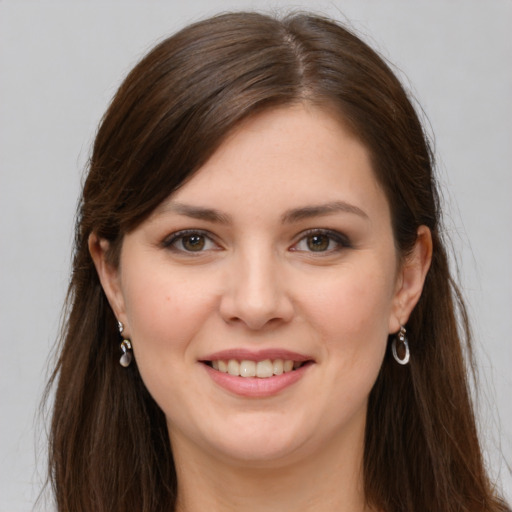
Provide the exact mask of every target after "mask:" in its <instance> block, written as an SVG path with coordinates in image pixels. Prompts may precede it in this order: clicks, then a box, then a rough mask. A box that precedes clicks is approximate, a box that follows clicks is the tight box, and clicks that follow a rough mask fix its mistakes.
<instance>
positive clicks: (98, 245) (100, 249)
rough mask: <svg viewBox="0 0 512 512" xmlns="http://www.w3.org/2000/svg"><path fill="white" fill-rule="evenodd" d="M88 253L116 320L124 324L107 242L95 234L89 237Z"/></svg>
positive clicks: (121, 303) (122, 307)
mask: <svg viewBox="0 0 512 512" xmlns="http://www.w3.org/2000/svg"><path fill="white" fill-rule="evenodd" d="M88 244H89V253H90V254H91V258H92V260H93V262H94V266H95V267H96V272H97V273H98V277H99V279H100V282H101V286H102V288H103V291H104V292H105V295H106V296H107V299H108V302H109V304H110V307H111V308H112V310H113V312H114V315H115V316H116V318H117V319H118V320H119V321H121V322H123V323H126V318H125V307H124V299H123V295H122V291H121V286H120V282H119V271H118V268H117V267H115V266H114V265H112V264H111V263H109V261H108V258H107V254H108V251H109V248H110V244H109V242H108V240H105V239H104V238H99V237H98V235H97V234H96V233H91V234H90V235H89V241H88Z"/></svg>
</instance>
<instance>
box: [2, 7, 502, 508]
mask: <svg viewBox="0 0 512 512" xmlns="http://www.w3.org/2000/svg"><path fill="white" fill-rule="evenodd" d="M244 8H246V9H247V8H250V9H260V10H266V11H268V10H270V11H277V12H288V11H289V10H294V9H299V8H302V9H306V10H314V11H316V12H320V13H323V14H327V15H329V16H331V17H335V18H337V19H340V20H343V21H345V22H346V23H348V24H350V25H351V26H352V27H353V28H354V29H356V30H357V31H358V32H359V33H360V35H362V36H363V37H364V38H366V39H367V40H368V41H369V42H370V43H371V44H372V45H373V46H374V47H376V48H377V49H378V50H379V51H380V52H381V53H382V54H383V55H384V56H385V57H387V58H389V59H390V60H391V61H392V62H393V63H395V65H396V66H397V68H398V69H399V74H400V75H401V76H402V79H403V80H404V81H405V83H406V85H407V87H408V88H409V89H410V90H411V91H412V93H413V94H414V95H415V97H416V98H417V99H418V101H419V103H420V104H421V105H422V107H423V109H424V111H425V113H426V116H427V117H428V120H429V124H430V127H429V128H428V129H429V130H431V131H432V132H433V133H434V134H435V149H436V154H437V158H438V163H439V175H440V181H441V183H442V186H443V195H444V199H445V203H446V212H447V215H446V222H447V230H448V232H449V234H450V236H451V238H452V240H453V245H454V253H455V254H456V255H457V258H458V260H459V265H460V281H461V284H462V287H463V290H464V294H465V296H466V298H467V299H468V301H469V305H470V313H471V316H472V319H473V322H474V331H475V337H476V341H477V357H478V361H479V368H480V379H481V388H480V389H481V390H482V392H481V394H480V400H479V411H480V412H479V418H480V425H481V430H482V434H483V437H484V440H485V443H486V447H487V451H486V453H487V457H488V460H489V465H490V467H491V471H492V474H493V475H494V476H495V477H496V478H498V481H499V482H501V485H502V486H503V488H504V489H505V492H506V495H507V496H508V498H509V499H510V498H511V497H512V477H511V473H510V467H509V466H507V463H506V461H508V463H509V464H510V463H511V461H512V400H511V395H512V393H511V392H512V377H511V373H512V372H511V363H512V343H511V335H510V333H511V332H512V271H511V268H512V235H511V224H512V198H511V195H512V170H511V162H512V140H511V134H512V33H511V30H512V1H510V0H501V1H498V0H492V1H488V2H482V1H481V0H476V1H471V0H458V1H448V0H444V1H432V0H430V1H428V2H427V1H411V0H402V1H397V0H385V1H382V0H381V1H369V0H368V1H364V0H363V1H341V0H338V1H313V0H311V1H309V2H308V1H294V2H280V1H273V2H272V1H250V0H247V1H245V0H238V1H234V0H233V1H228V0H226V1H223V0H210V1H206V0H205V1H201V0H187V1H185V2H182V1H179V2H178V1H174V0H171V1H166V2H163V1H150V0H146V1H137V2H127V1H118V2H108V1H103V2H90V1H89V2H78V1H73V0H67V1H60V2H56V1H44V0H41V1H38V2H36V1H34V2H30V1H24V0H15V1H5V0H3V1H2V0H0V512H18V511H28V510H31V509H32V506H33V503H34V501H35V498H36V496H37V494H38V492H39V490H40V488H41V483H42V480H43V479H44V471H45V455H44V449H45V448H44V423H43V422H42V421H41V419H38V417H37V409H38V404H39V401H40V398H41V393H42V391H43V387H44V383H45V380H46V378H47V362H48V354H49V352H50V349H51V347H52V345H53V343H54V340H55V338H56V335H57V330H58V325H59V317H60V312H61V307H62V303H63V299H64V295H65V289H66V285H67V279H68V272H69V262H70V252H71V241H72V231H73V216H74V211H75V205H76V201H77V196H78V193H79V188H80V182H81V177H82V173H83V169H84V168H85V166H86V162H87V157H88V155H89V150H90V145H91V142H92V140H93V137H94V133H95V129H96V127H97V124H98V122H99V119H100V117H101V115H102V114H103V112H104V110H105V108H106V106H107V104H108V102H109V100H110V98H111V97H112V95H113V94H114V92H115V90H116V87H117V86H118V85H119V83H120V80H121V79H122V78H123V77H124V75H125V74H126V73H127V71H128V70H129V69H130V68H131V67H132V66H133V65H134V64H135V62H136V61H137V60H138V59H139V58H140V57H141V56H142V55H143V54H144V53H145V52H146V51H147V50H148V49H149V48H150V47H151V46H152V45H153V44H154V43H155V42H156V41H158V40H159V39H161V38H162V37H163V36H165V35H169V34H171V33H172V32H173V31H175V30H176V29H178V28H180V27H182V26H183V25H185V24H187V23H189V22H191V21H195V20H198V19H200V18H204V17H206V16H208V15H211V14H214V13H217V12H220V11H225V10H233V9H244ZM500 454H503V455H504V457H502V456H501V455H500ZM42 508H43V509H46V510H50V509H51V507H50V505H43V507H42Z"/></svg>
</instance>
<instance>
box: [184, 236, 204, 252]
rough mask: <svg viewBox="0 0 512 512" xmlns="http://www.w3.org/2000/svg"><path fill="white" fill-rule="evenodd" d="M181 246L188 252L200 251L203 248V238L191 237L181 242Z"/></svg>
mask: <svg viewBox="0 0 512 512" xmlns="http://www.w3.org/2000/svg"><path fill="white" fill-rule="evenodd" d="M183 246H184V247H185V249H187V250H188V251H200V250H201V249H202V248H203V247H204V236H202V235H191V236H187V237H186V238H185V239H184V240H183Z"/></svg>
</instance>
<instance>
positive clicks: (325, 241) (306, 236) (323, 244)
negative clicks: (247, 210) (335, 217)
mask: <svg viewBox="0 0 512 512" xmlns="http://www.w3.org/2000/svg"><path fill="white" fill-rule="evenodd" d="M351 247H352V244H351V243H350V240H349V238H348V237H347V236H346V235H344V234H343V233H339V232H338V231H333V230H331V229H311V230H309V231H307V232H305V233H303V234H302V238H301V239H300V240H299V241H298V242H297V243H295V244H294V245H293V246H292V247H290V250H291V251H299V252H303V253H318V255H319V256H320V255H321V254H322V253H324V254H325V255H327V254H334V253H337V252H340V251H343V250H345V249H349V248H351Z"/></svg>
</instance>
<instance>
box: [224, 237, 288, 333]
mask: <svg viewBox="0 0 512 512" xmlns="http://www.w3.org/2000/svg"><path fill="white" fill-rule="evenodd" d="M282 271H283V269H282V264H281V260H280V258H279V257H278V255H277V254H276V252H275V251H274V250H273V249H272V247H271V246H270V244H264V243H261V242H259V243H258V241H257V240H254V241H253V243H251V244H247V245H246V246H244V247H243V248H241V249H240V250H239V251H238V252H237V254H236V256H235V257H234V261H233V262H232V268H231V271H230V278H229V280H228V281H229V282H228V285H227V289H226V292H225V294H224V297H223V300H222V306H221V310H222V314H223V316H224V318H225V320H226V321H230V322H233V321H238V322H242V323H244V324H245V325H247V327H249V328H250V329H261V328H262V327H264V326H265V325H267V324H268V323H269V322H274V323H275V321H277V320H281V321H288V320H289V319H290V316H291V314H292V312H293V311H292V310H293V308H292V304H291V301H290V297H289V296H288V294H287V291H286V289H285V287H284V286H283V284H284V283H283V279H282Z"/></svg>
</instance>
